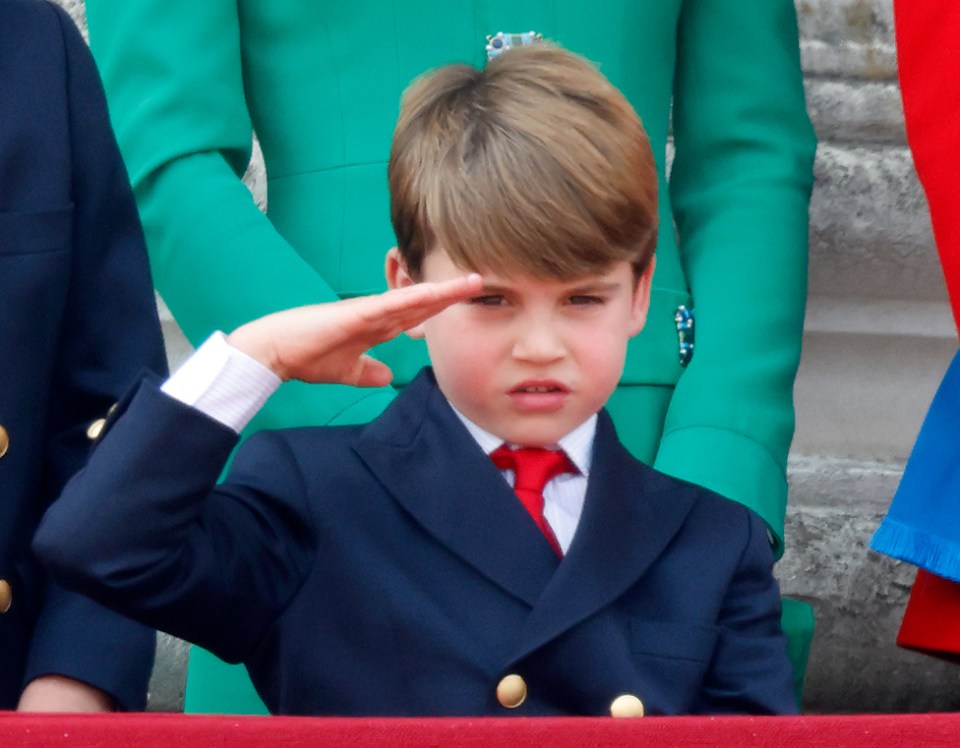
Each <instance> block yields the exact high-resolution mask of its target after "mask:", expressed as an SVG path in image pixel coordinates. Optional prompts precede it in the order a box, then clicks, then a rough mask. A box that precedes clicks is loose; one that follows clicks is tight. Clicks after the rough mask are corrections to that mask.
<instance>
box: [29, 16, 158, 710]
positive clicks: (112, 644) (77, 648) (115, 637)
mask: <svg viewBox="0 0 960 748" xmlns="http://www.w3.org/2000/svg"><path fill="white" fill-rule="evenodd" d="M38 5H39V4H38ZM43 6H44V7H45V8H49V12H53V13H54V14H55V16H56V18H57V19H58V24H59V25H56V24H54V26H55V31H54V33H55V34H62V45H63V47H62V48H63V50H64V56H65V64H66V71H65V80H66V87H67V88H66V91H65V96H66V97H67V99H68V101H67V110H68V111H69V113H70V115H69V116H70V121H69V138H70V147H69V152H70V154H71V163H70V165H69V168H70V169H71V187H70V189H71V193H72V202H73V206H72V221H73V225H72V253H71V269H70V282H69V288H68V289H67V292H66V295H67V298H66V305H65V308H64V312H63V323H62V327H61V330H60V338H59V339H58V341H57V346H56V351H57V353H56V356H57V359H56V362H55V365H54V379H53V382H52V385H51V392H52V396H51V402H50V415H49V420H48V424H47V432H46V437H45V445H44V450H45V454H44V484H43V486H42V487H41V489H40V506H39V507H37V512H38V514H39V512H40V511H41V510H42V508H43V506H45V505H46V504H48V503H49V502H50V501H52V500H53V499H54V498H55V497H56V495H57V493H58V492H59V489H60V488H61V487H62V485H63V484H64V483H65V482H66V480H67V478H68V477H69V476H70V475H72V474H73V473H74V472H76V470H77V469H79V468H80V466H81V465H82V463H83V461H84V460H85V459H86V457H87V454H88V452H89V447H90V441H89V439H88V438H87V436H86V433H85V432H86V429H87V427H88V425H89V424H90V423H91V422H92V421H94V420H95V419H97V418H100V417H102V416H103V415H104V414H105V413H106V411H107V409H108V408H109V407H110V406H111V405H112V404H113V403H114V402H115V400H116V399H117V397H118V396H119V394H120V393H122V392H123V391H124V390H125V389H127V388H128V387H129V386H130V384H131V383H132V382H133V381H134V380H135V379H136V378H137V376H138V375H139V374H140V372H141V370H142V369H143V368H144V367H147V368H150V369H152V370H154V371H156V372H158V373H165V372H166V360H165V357H164V351H163V341H162V338H161V334H160V324H159V321H158V319H157V311H156V305H155V301H154V293H153V286H152V284H151V280H150V273H149V268H148V266H147V257H146V251H145V247H144V243H143V235H142V232H141V230H140V224H139V221H138V218H137V211H136V206H135V204H134V201H133V196H132V194H131V192H130V186H129V182H128V180H127V174H126V171H125V169H124V166H123V162H122V160H121V157H120V153H119V150H118V149H117V145H116V141H115V140H114V136H113V132H112V130H111V128H110V122H109V117H108V114H107V108H106V102H105V100H104V95H103V89H102V87H101V84H100V80H99V77H98V76H97V71H96V68H95V67H94V63H93V59H92V58H91V56H90V53H89V50H88V49H87V46H86V44H85V43H84V41H83V39H82V38H81V36H80V34H79V32H78V31H77V29H76V27H75V26H74V25H73V22H72V21H71V20H70V19H69V17H68V16H67V15H66V14H65V13H64V12H63V11H62V10H61V9H59V8H57V7H56V6H53V5H47V4H43ZM44 12H48V11H46V10H45V11H44ZM79 521H80V522H83V521H85V518H80V519H79ZM43 600H44V603H43V606H42V609H41V610H40V611H39V616H38V620H37V623H36V627H35V630H34V635H33V638H32V639H31V643H30V649H29V652H28V654H27V660H26V667H25V682H29V681H31V680H33V679H34V678H37V677H39V676H41V675H48V674H59V675H64V676H68V677H71V678H75V679H77V680H81V681H84V682H86V683H89V684H91V685H94V686H96V687H98V688H100V689H101V690H103V691H105V692H107V693H109V694H110V695H111V696H112V697H113V698H114V700H115V702H116V703H117V705H118V706H119V707H121V708H124V709H143V708H144V706H145V699H146V689H147V680H148V678H149V675H150V668H151V666H152V664H153V652H154V632H153V631H151V630H148V629H146V628H144V627H143V626H141V625H139V624H135V623H134V622H132V621H129V620H126V619H123V618H121V617H119V616H117V615H116V614H114V613H112V612H110V611H108V610H105V609H103V608H101V607H100V606H98V605H95V604H93V603H92V602H91V601H90V600H87V599H85V598H81V597H79V596H77V595H75V594H73V593H68V592H66V591H64V590H62V589H60V588H58V587H57V586H56V585H54V584H52V583H48V584H47V587H46V590H45V592H44V595H43Z"/></svg>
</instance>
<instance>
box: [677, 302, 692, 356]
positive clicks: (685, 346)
mask: <svg viewBox="0 0 960 748" xmlns="http://www.w3.org/2000/svg"><path fill="white" fill-rule="evenodd" d="M673 321H674V322H676V324H677V338H678V339H679V341H680V366H686V365H687V364H689V363H690V359H691V358H693V309H687V308H686V307H685V306H684V305H683V304H681V305H680V306H678V307H677V311H676V313H675V314H674V315H673Z"/></svg>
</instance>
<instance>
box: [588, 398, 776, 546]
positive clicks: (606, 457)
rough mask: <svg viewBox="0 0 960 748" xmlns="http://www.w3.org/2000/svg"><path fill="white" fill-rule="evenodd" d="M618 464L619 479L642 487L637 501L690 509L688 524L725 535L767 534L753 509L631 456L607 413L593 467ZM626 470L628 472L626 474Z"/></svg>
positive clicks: (599, 430)
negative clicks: (742, 533) (743, 532)
mask: <svg viewBox="0 0 960 748" xmlns="http://www.w3.org/2000/svg"><path fill="white" fill-rule="evenodd" d="M611 464H613V465H616V466H617V467H616V469H617V470H618V471H620V472H621V476H620V480H629V481H631V482H632V483H634V484H636V485H637V486H640V487H641V488H640V489H639V490H638V491H637V496H638V500H641V501H647V502H651V503H652V504H654V511H656V506H657V505H659V506H661V507H662V508H663V509H666V508H668V507H669V508H671V509H675V508H676V505H677V504H678V503H680V504H683V505H685V506H686V507H687V508H688V512H687V518H686V522H685V523H686V524H691V523H697V524H703V525H705V526H712V527H714V528H717V529H718V530H719V529H721V528H722V531H724V532H730V531H733V530H735V529H738V528H739V530H740V531H741V532H742V531H744V530H746V531H747V532H748V533H752V532H755V531H762V532H766V530H765V527H766V526H765V525H764V524H763V520H762V519H761V518H760V516H759V515H758V514H756V513H755V512H754V511H753V510H751V509H749V508H748V507H746V506H744V505H743V504H741V503H739V502H737V501H734V500H733V499H730V498H727V497H726V496H723V495H722V494H719V493H717V492H716V491H713V490H711V489H709V488H706V487H704V486H701V485H698V484H696V483H691V482H690V481H687V480H684V479H682V478H678V477H676V476H673V475H669V474H667V473H664V472H661V471H660V470H657V469H656V468H655V467H652V466H651V465H648V464H647V463H645V462H643V461H641V460H639V459H637V458H636V457H634V456H633V455H632V454H630V453H629V452H628V451H627V449H626V447H625V446H624V445H623V444H622V443H621V442H620V440H619V437H618V436H617V434H616V430H615V429H614V427H613V422H612V419H611V418H610V415H609V413H607V412H606V411H605V410H602V411H601V412H600V419H599V421H598V424H597V448H596V451H595V454H594V466H595V468H597V469H599V470H604V469H607V467H608V466H609V465H611ZM623 471H626V473H624V472H623Z"/></svg>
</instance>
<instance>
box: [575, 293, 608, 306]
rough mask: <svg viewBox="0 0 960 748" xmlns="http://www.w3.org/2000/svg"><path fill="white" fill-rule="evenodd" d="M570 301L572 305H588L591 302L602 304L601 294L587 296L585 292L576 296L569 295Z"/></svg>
mask: <svg viewBox="0 0 960 748" xmlns="http://www.w3.org/2000/svg"><path fill="white" fill-rule="evenodd" d="M570 303H571V304H573V305H574V306H590V305H591V304H602V303H603V297H602V296H587V295H585V294H578V295H577V296H571V297H570Z"/></svg>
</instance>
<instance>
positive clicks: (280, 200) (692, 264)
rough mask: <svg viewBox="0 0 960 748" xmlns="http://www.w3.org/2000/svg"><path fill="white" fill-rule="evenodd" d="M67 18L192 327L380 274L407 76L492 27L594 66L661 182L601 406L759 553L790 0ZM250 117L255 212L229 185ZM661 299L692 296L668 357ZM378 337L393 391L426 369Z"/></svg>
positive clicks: (134, 7) (790, 265)
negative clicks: (257, 195) (646, 282)
mask: <svg viewBox="0 0 960 748" xmlns="http://www.w3.org/2000/svg"><path fill="white" fill-rule="evenodd" d="M87 14H88V21H89V26H90V40H91V44H92V47H93V51H94V55H95V57H96V58H97V60H98V63H99V64H100V66H101V72H102V75H103V77H104V81H105V85H106V88H107V92H108V97H109V100H110V105H111V112H112V116H113V120H114V125H115V127H116V130H117V135H118V139H119V141H120V145H121V148H122V150H123V152H124V155H125V158H126V161H127V166H128V169H129V172H130V175H131V179H132V181H133V185H134V190H135V194H136V196H137V199H138V202H139V206H140V210H141V214H142V219H143V223H144V227H145V230H146V234H147V241H148V246H149V249H150V252H151V260H152V266H153V272H154V278H155V281H156V283H157V286H158V289H159V291H160V293H161V295H162V296H163V298H164V300H165V301H166V302H167V304H168V305H169V306H170V308H171V310H172V312H173V314H174V316H175V318H176V320H177V322H178V323H179V324H180V325H181V327H182V328H183V330H184V332H185V333H186V335H187V337H188V338H189V339H190V340H191V341H192V342H194V343H195V344H196V343H197V342H198V341H200V340H202V339H203V338H204V337H205V336H206V335H208V334H209V333H210V332H211V331H212V330H214V329H225V330H230V329H233V328H234V327H236V326H237V325H239V324H241V323H243V322H246V321H248V320H250V319H252V318H255V317H258V316H260V315H263V314H265V313H268V312H272V311H275V310H278V309H281V308H286V307H290V306H295V305H299V304H307V303H316V302H320V301H327V300H331V299H334V298H337V297H344V296H352V295H356V294H365V293H370V292H375V291H380V290H382V289H383V288H384V287H385V284H384V280H383V274H382V268H383V258H384V253H385V251H386V250H387V249H388V248H389V247H390V246H392V244H393V241H394V240H393V234H392V231H391V228H390V223H389V211H388V195H387V187H386V168H385V164H386V159H387V155H388V152H389V145H390V138H391V134H392V130H393V125H394V122H395V119H396V114H397V110H398V104H399V98H400V94H401V92H402V90H403V89H404V87H405V86H406V85H407V84H408V83H409V82H410V80H411V79H412V78H414V77H415V76H417V75H418V74H421V73H422V72H424V71H425V70H427V69H429V68H432V67H436V66H438V65H441V64H444V63H448V62H453V61H466V62H470V63H473V64H476V65H478V66H479V65H482V64H483V63H484V61H485V52H484V47H485V43H486V41H485V37H486V35H488V34H494V33H496V32H498V31H504V32H520V31H528V30H534V31H537V32H540V33H542V34H543V35H544V37H546V38H548V39H551V40H554V41H556V42H558V43H560V44H561V45H563V46H565V47H567V48H568V49H571V50H573V51H576V52H580V53H582V54H583V55H585V56H586V57H588V58H590V59H591V60H593V61H595V62H597V63H599V65H600V67H601V69H602V71H603V72H604V73H605V74H606V75H607V77H608V78H609V79H610V80H611V81H612V82H613V83H614V84H615V85H617V86H618V87H619V88H621V89H622V90H623V91H624V93H625V94H626V95H627V97H628V98H629V99H630V101H631V102H632V103H633V105H634V106H635V108H636V109H637V111H638V113H639V114H640V116H641V118H642V120H643V122H644V125H645V126H646V128H647V131H648V133H649V135H650V139H651V143H652V145H653V150H654V155H655V157H656V159H657V164H658V167H659V171H660V187H661V196H662V198H661V235H660V242H659V246H658V250H657V253H658V259H657V270H656V275H655V278H654V288H653V294H652V302H651V309H650V314H649V317H648V322H647V325H646V328H645V329H644V331H643V332H642V333H641V334H640V335H639V336H638V337H637V338H636V339H635V340H634V341H633V342H632V344H631V346H630V350H629V353H628V360H627V365H626V369H625V372H624V376H623V380H622V386H621V387H620V388H619V390H618V392H617V393H616V394H615V395H614V397H613V399H612V400H611V402H610V406H609V409H610V411H611V413H612V415H613V417H614V421H615V423H616V426H617V429H618V432H619V433H620V436H621V438H622V440H623V442H624V443H625V444H626V445H627V447H628V448H629V449H631V451H632V452H633V453H634V454H635V455H636V456H637V457H639V458H640V459H642V460H645V461H647V462H650V463H652V464H653V465H654V466H655V467H657V468H658V469H660V470H662V471H664V472H666V473H669V474H672V475H675V476H678V477H680V478H685V479H687V480H691V481H693V482H696V483H699V484H702V485H704V486H707V487H708V488H711V489H713V490H715V491H717V492H719V493H721V494H724V495H726V496H728V497H731V498H733V499H736V500H738V501H741V502H742V503H744V504H746V505H747V506H749V507H751V508H753V509H754V510H756V511H757V512H758V513H759V514H760V515H761V516H762V517H763V519H764V520H765V521H766V523H767V525H768V526H769V528H770V529H771V531H772V533H773V536H774V537H775V541H776V543H775V544H776V549H777V552H778V553H779V552H780V551H781V550H782V540H781V539H782V531H783V519H784V513H785V507H786V459H787V452H788V449H789V445H790V440H791V437H792V433H793V424H794V419H793V405H792V386H793V379H794V375H795V373H796V368H797V364H798V361H799V354H800V338H801V330H802V322H803V310H804V301H805V296H806V267H807V206H808V202H809V194H810V188H811V183H812V161H813V154H814V149H815V140H814V137H813V133H812V129H811V127H810V123H809V121H808V118H807V115H806V112H805V108H804V96H803V88H802V80H801V71H800V64H799V59H798V58H799V53H798V43H797V27H796V17H795V10H794V6H793V2H792V0H762V1H759V2H755V3H750V4H748V6H744V4H743V3H739V2H733V0H607V2H603V3H584V2H574V1H573V0H464V1H463V2H450V0H415V2H409V3H397V2H393V1H392V0H357V1H356V2H349V3H347V2H317V1H316V0H312V1H308V0H284V1H282V2H277V0H203V2H196V1H195V0H87ZM671 103H672V123H671ZM671 124H672V135H673V141H674V143H675V153H676V156H675V158H674V159H673V164H672V172H671V175H670V179H669V182H668V180H667V176H666V172H667V169H666V165H667V161H668V158H667V152H668V143H667V141H668V132H669V131H670V129H671ZM254 130H255V131H256V134H257V136H258V138H259V141H260V144H261V146H262V149H263V155H264V160H265V162H266V168H267V174H268V189H267V192H268V210H267V214H266V215H264V214H262V213H261V212H260V211H259V210H258V208H257V206H256V205H255V204H254V202H253V201H252V200H251V197H250V194H249V191H248V190H247V188H246V187H245V186H244V185H243V183H242V182H241V181H240V179H239V178H238V177H239V175H241V174H242V173H243V171H244V169H245V167H246V165H247V162H248V160H249V157H250V150H251V135H252V132H253V131H254ZM680 305H684V306H686V307H688V308H691V307H694V308H695V314H696V322H695V335H696V348H695V352H694V355H693V358H692V360H691V362H690V363H689V365H688V366H686V367H685V368H684V367H681V365H680V360H679V355H678V349H679V345H678V343H679V341H678V332H677V326H676V323H675V320H674V315H675V313H676V310H677V308H678V307H679V306H680ZM377 354H378V355H379V356H380V357H382V358H383V359H384V360H386V361H387V363H389V364H390V366H391V367H392V368H393V369H394V372H395V374H396V381H397V382H398V383H399V384H403V383H405V382H406V381H408V380H409V378H410V377H411V376H412V374H413V373H414V372H416V371H417V370H418V369H419V368H420V367H421V366H422V365H423V364H424V363H425V361H426V351H425V349H424V348H423V347H422V346H421V344H420V343H419V342H415V341H412V340H409V339H406V338H404V339H401V340H398V341H395V342H393V343H390V344H387V345H386V346H383V347H382V348H381V349H380V350H378V351H377ZM392 396H393V393H392V391H382V390H381V391H370V390H364V391H361V390H354V389H349V388H334V387H308V386H306V385H300V384H287V385H285V386H284V388H283V389H282V390H281V392H279V393H278V394H277V395H275V396H274V397H273V398H272V400H271V401H270V402H269V403H268V404H267V406H266V407H265V408H264V410H263V411H262V413H261V414H260V415H259V416H258V418H257V419H256V421H255V422H254V424H253V427H254V428H264V427H283V426H291V425H299V424H323V423H336V422H351V421H361V420H367V419H369V418H371V417H372V416H374V415H376V414H377V413H379V412H380V411H381V410H382V409H383V407H384V406H385V405H386V404H387V402H389V400H390V399H391V398H392Z"/></svg>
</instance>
